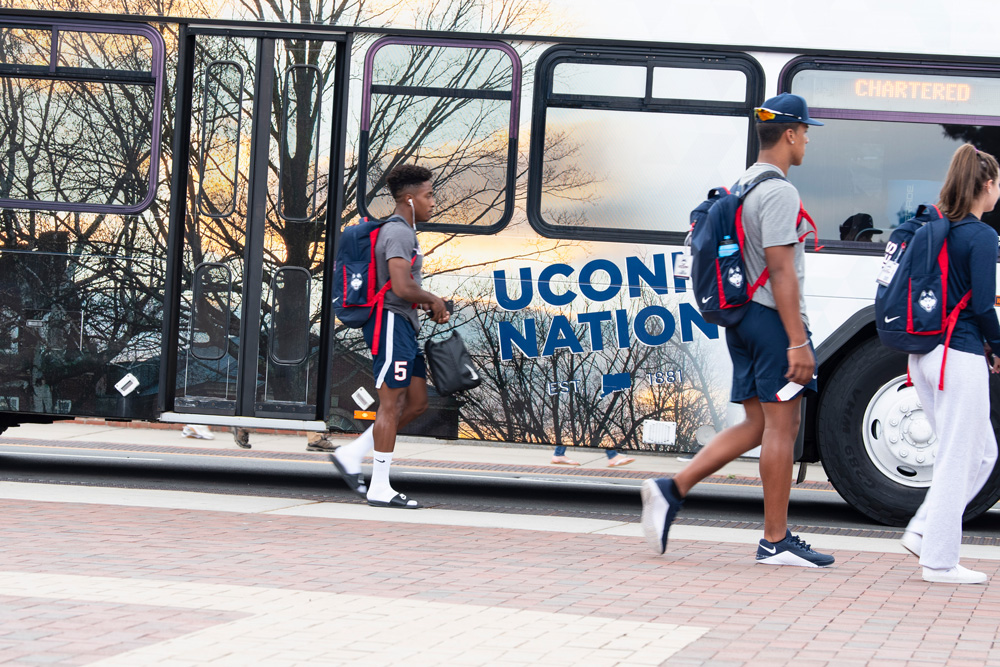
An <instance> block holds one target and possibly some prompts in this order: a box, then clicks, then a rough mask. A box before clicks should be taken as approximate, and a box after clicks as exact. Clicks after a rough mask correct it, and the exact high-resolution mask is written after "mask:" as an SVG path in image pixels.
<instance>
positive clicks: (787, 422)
mask: <svg viewBox="0 0 1000 667" xmlns="http://www.w3.org/2000/svg"><path fill="white" fill-rule="evenodd" d="M754 116H755V120H756V130H757V138H758V140H759V142H760V152H759V153H758V157H757V162H756V163H755V164H753V165H752V166H751V167H750V168H749V169H747V171H746V172H745V173H744V174H743V176H741V177H740V180H739V184H740V187H741V189H744V190H745V189H746V188H747V186H749V185H751V184H755V185H754V188H753V190H751V191H750V192H749V194H748V195H747V196H746V199H745V200H744V201H743V227H744V233H745V241H744V244H743V260H744V262H745V264H746V270H747V273H748V275H747V276H745V278H744V279H745V280H747V281H749V283H750V284H753V283H755V282H756V281H757V279H758V277H759V276H761V275H762V274H763V272H764V271H765V270H767V271H768V272H769V277H768V279H767V282H765V283H764V284H763V285H762V286H761V287H760V288H758V289H757V290H756V291H755V292H754V293H753V298H752V300H751V302H750V303H749V304H747V306H746V307H745V308H746V315H745V316H744V317H743V320H742V321H741V322H740V323H739V324H738V325H736V326H733V327H729V328H727V329H726V344H727V346H728V347H729V355H730V357H732V361H733V388H732V393H731V397H730V400H732V401H733V402H734V403H741V404H742V405H743V408H744V410H745V412H746V418H745V419H744V420H743V421H742V422H741V423H739V424H737V425H735V426H731V427H729V428H727V429H726V430H724V431H722V432H721V433H719V434H717V435H716V436H715V437H714V438H713V439H712V440H711V441H710V442H709V443H708V444H707V445H706V446H705V447H704V448H703V449H702V450H701V451H700V452H698V454H697V455H696V456H695V457H694V458H693V459H692V460H691V462H690V463H689V464H688V465H687V466H686V467H685V468H684V469H683V470H681V471H680V472H678V473H677V474H676V475H675V476H674V477H673V478H672V479H668V478H661V479H655V480H653V479H648V480H646V481H645V482H643V484H642V528H643V532H644V533H645V536H646V541H647V542H648V543H649V546H650V547H651V548H652V549H653V551H654V552H655V553H657V554H662V553H663V552H665V551H666V549H667V532H668V530H669V529H670V524H671V522H673V520H674V517H675V516H676V515H677V511H678V510H679V509H680V507H681V505H683V503H684V497H685V496H686V495H687V493H688V491H690V490H691V487H693V486H694V485H695V484H697V483H698V482H700V481H701V480H702V479H704V478H705V477H707V476H709V475H711V474H712V473H714V472H716V471H718V470H719V469H720V468H722V466H724V465H726V464H727V463H729V462H730V461H732V460H734V459H735V458H737V457H738V456H741V455H743V454H745V453H747V452H748V451H750V450H751V449H753V448H754V447H756V446H757V445H760V446H761V453H760V477H761V481H762V483H763V486H764V538H763V539H762V540H760V542H759V544H758V546H757V562H758V563H766V564H769V565H799V566H804V567H825V566H828V565H832V564H833V560H834V559H833V556H830V555H827V554H821V553H818V552H816V551H815V550H813V549H812V548H811V547H810V546H809V545H808V544H806V543H805V542H804V541H802V540H801V539H800V538H799V537H798V536H796V535H792V533H791V531H789V530H788V496H789V493H790V490H791V480H792V467H793V463H794V450H795V439H796V437H797V435H798V432H799V419H800V414H801V412H800V409H801V406H800V404H801V399H802V393H803V392H804V391H805V390H807V389H808V390H812V391H816V378H815V375H814V373H815V369H816V358H815V356H814V354H813V349H812V343H811V341H810V340H809V320H808V318H807V317H806V307H805V299H804V298H803V280H804V276H805V258H804V251H805V237H806V235H807V234H808V233H814V232H815V229H814V228H812V227H809V226H807V221H808V219H804V218H803V212H804V211H803V209H802V204H801V201H800V200H799V193H798V190H796V189H795V186H793V185H792V184H791V183H789V182H788V181H787V180H786V179H785V177H786V176H787V174H788V170H789V168H790V167H792V166H798V165H800V164H802V159H803V158H804V157H805V151H806V145H807V144H808V143H809V137H808V135H807V132H808V131H809V126H810V125H822V124H823V123H820V122H818V121H815V120H813V119H812V118H810V117H809V108H808V107H807V105H806V101H805V100H804V99H802V98H801V97H799V96H798V95H792V94H789V93H782V94H781V95H778V96H777V97H772V98H771V99H769V100H767V101H766V102H764V105H763V106H762V107H759V108H757V109H754Z"/></svg>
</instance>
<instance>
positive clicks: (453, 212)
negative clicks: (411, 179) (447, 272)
mask: <svg viewBox="0 0 1000 667" xmlns="http://www.w3.org/2000/svg"><path fill="white" fill-rule="evenodd" d="M520 88H521V62H520V59H519V58H518V56H517V52H516V51H514V49H513V48H512V47H510V46H508V45H506V44H503V43H499V42H486V41H483V42H468V41H463V42H460V43H451V42H449V41H447V40H435V39H412V38H403V37H386V38H383V39H380V40H378V41H377V42H375V43H374V44H372V46H371V48H370V49H369V50H368V54H367V57H366V59H365V76H364V91H363V94H362V111H361V141H360V147H359V156H358V158H359V168H358V173H360V174H368V178H367V179H365V178H360V179H358V209H359V211H360V212H361V214H362V215H369V216H373V217H379V216H381V217H385V216H387V215H389V214H390V213H391V211H392V209H393V204H392V201H391V199H390V197H389V193H388V188H387V187H386V185H385V178H386V176H387V175H388V173H389V171H390V170H391V169H392V168H393V167H395V166H396V165H398V164H401V163H404V162H417V163H418V164H421V165H423V166H426V167H428V168H429V169H431V170H432V171H433V172H434V173H435V177H436V178H437V179H438V180H439V181H440V182H441V183H443V184H444V185H441V186H439V188H438V190H437V191H436V194H437V207H436V209H435V214H434V221H433V222H428V223H423V224H421V225H420V229H425V230H434V231H441V232H459V233H477V234H492V233H494V232H496V231H499V230H500V229H501V228H503V227H504V226H505V225H506V224H507V222H508V221H509V220H510V219H511V217H512V216H513V213H514V186H515V170H516V167H517V129H518V127H517V122H518V114H519V111H518V107H519V103H520ZM415 137H416V138H419V140H418V141H415V140H414V138H415Z"/></svg>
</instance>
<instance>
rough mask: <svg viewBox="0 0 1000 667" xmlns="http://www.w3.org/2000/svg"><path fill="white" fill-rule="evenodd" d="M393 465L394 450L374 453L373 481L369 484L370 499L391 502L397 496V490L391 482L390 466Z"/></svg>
mask: <svg viewBox="0 0 1000 667" xmlns="http://www.w3.org/2000/svg"><path fill="white" fill-rule="evenodd" d="M391 465H392V452H375V453H374V454H372V482H371V484H369V485H368V500H376V501H380V502H389V501H390V500H392V499H393V498H395V497H396V491H395V489H393V488H392V485H391V484H389V466H391Z"/></svg>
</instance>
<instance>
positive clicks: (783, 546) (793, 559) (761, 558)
mask: <svg viewBox="0 0 1000 667" xmlns="http://www.w3.org/2000/svg"><path fill="white" fill-rule="evenodd" d="M833 560H834V559H833V556H831V555H829V554H821V553H819V552H818V551H813V550H812V547H811V546H810V545H808V544H806V543H805V542H803V541H802V538H801V537H799V536H798V535H792V531H790V530H788V531H785V539H783V540H779V541H777V542H773V543H772V542H768V541H767V540H765V539H763V538H761V540H760V543H759V544H758V545H757V562H758V563H767V564H768V565H798V566H799V567H827V566H828V565H833Z"/></svg>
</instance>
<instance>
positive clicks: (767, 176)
mask: <svg viewBox="0 0 1000 667" xmlns="http://www.w3.org/2000/svg"><path fill="white" fill-rule="evenodd" d="M772 178H777V179H780V180H782V181H787V180H788V179H787V178H785V175H784V174H782V173H781V172H779V171H765V172H764V173H763V174H757V175H756V176H754V177H753V178H752V179H750V182H749V183H747V184H746V185H744V186H743V187H742V188H741V187H740V182H739V181H736V183H734V184H733V187H732V188H730V191H731V192H732V194H734V195H736V196H737V197H739V198H740V199H745V198H746V196H747V195H748V194H750V191H751V190H753V189H754V188H755V187H757V186H758V185H760V184H761V183H763V182H764V181H770V180H771V179H772Z"/></svg>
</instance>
